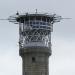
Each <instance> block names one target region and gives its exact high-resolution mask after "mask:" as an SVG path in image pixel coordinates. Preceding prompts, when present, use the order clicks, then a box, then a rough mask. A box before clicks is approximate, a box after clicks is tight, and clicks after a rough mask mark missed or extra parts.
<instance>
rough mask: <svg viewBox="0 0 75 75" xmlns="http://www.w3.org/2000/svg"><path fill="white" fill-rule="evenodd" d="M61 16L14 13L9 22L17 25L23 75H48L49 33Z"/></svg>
mask: <svg viewBox="0 0 75 75" xmlns="http://www.w3.org/2000/svg"><path fill="white" fill-rule="evenodd" d="M60 19H61V16H57V15H56V14H44V13H37V12H36V13H24V14H19V13H16V15H15V16H10V18H9V21H10V22H14V23H15V24H19V54H20V56H21V57H22V62H23V63H22V67H23V75H49V71H48V70H49V56H50V55H51V32H52V31H53V23H55V22H59V21H60Z"/></svg>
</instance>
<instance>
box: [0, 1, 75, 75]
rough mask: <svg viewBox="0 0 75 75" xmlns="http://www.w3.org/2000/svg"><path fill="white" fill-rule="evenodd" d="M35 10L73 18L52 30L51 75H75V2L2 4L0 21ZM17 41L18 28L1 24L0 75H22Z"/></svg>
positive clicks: (0, 3)
mask: <svg viewBox="0 0 75 75" xmlns="http://www.w3.org/2000/svg"><path fill="white" fill-rule="evenodd" d="M35 9H38V12H47V13H56V14H57V15H61V16H62V17H69V18H72V19H71V20H62V21H61V22H60V23H55V24H54V26H53V32H52V56H51V57H50V61H49V75H75V0H0V18H8V17H9V16H10V15H13V14H15V13H16V12H17V11H19V12H35ZM18 38H19V37H18V25H15V24H13V23H9V22H8V21H0V75H22V60H21V57H20V56H19V48H18Z"/></svg>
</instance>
